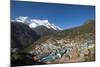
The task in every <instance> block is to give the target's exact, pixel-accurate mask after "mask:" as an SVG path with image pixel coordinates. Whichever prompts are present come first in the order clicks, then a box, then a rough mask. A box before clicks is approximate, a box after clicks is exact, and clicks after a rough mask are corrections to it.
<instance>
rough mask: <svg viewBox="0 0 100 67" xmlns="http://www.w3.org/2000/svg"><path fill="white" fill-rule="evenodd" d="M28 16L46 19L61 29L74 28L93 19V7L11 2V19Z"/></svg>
mask: <svg viewBox="0 0 100 67" xmlns="http://www.w3.org/2000/svg"><path fill="white" fill-rule="evenodd" d="M18 16H28V17H29V18H33V19H47V20H49V22H51V23H54V24H55V25H57V26H59V27H60V28H62V29H66V28H71V27H75V26H78V25H81V24H83V23H84V22H85V21H88V20H91V19H95V7H94V6H88V5H84V6H83V5H68V4H49V3H39V2H23V1H12V2H11V19H12V20H14V19H15V18H16V17H18Z"/></svg>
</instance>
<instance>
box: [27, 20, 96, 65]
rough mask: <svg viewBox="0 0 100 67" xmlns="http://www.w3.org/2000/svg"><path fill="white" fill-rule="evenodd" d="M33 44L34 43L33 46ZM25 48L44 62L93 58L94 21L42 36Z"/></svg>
mask: <svg viewBox="0 0 100 67" xmlns="http://www.w3.org/2000/svg"><path fill="white" fill-rule="evenodd" d="M33 45H36V46H35V47H34V46H33ZM33 45H31V46H30V49H29V48H27V49H26V50H28V52H29V53H30V54H33V55H36V56H37V58H38V61H41V62H45V63H65V62H79V61H80V62H81V61H94V60H95V21H94V20H91V21H88V22H86V23H85V24H83V25H81V26H79V27H75V28H71V29H68V30H63V31H61V32H57V33H55V34H53V35H50V36H46V37H43V38H41V39H39V40H38V41H36V42H35V43H34V44H33Z"/></svg>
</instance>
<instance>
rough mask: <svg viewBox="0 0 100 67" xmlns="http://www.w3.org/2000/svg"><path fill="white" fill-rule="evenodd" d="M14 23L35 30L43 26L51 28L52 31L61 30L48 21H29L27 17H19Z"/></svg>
mask: <svg viewBox="0 0 100 67" xmlns="http://www.w3.org/2000/svg"><path fill="white" fill-rule="evenodd" d="M15 21H16V22H21V23H25V24H28V25H29V27H30V28H36V27H38V26H41V25H42V26H45V27H47V28H52V29H54V30H61V28H59V27H58V26H56V25H54V24H51V23H50V22H49V21H48V20H40V19H29V18H28V17H26V16H25V17H23V16H19V17H17V18H16V19H15Z"/></svg>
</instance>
